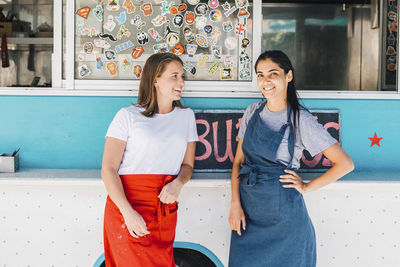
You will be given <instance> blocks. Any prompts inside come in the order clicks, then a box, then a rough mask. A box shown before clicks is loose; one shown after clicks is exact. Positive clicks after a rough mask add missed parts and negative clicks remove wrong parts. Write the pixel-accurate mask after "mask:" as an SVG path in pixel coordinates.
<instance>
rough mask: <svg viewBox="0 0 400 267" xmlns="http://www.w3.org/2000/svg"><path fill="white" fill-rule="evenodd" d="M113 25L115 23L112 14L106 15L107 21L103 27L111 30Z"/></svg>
mask: <svg viewBox="0 0 400 267" xmlns="http://www.w3.org/2000/svg"><path fill="white" fill-rule="evenodd" d="M115 25H117V24H116V23H115V22H114V17H113V15H108V17H107V22H106V23H105V24H104V28H105V29H106V30H107V31H109V32H112V31H113V30H114V28H115Z"/></svg>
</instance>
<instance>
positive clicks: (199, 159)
mask: <svg viewBox="0 0 400 267" xmlns="http://www.w3.org/2000/svg"><path fill="white" fill-rule="evenodd" d="M195 113H196V123H197V133H198V135H199V142H197V145H196V158H195V166H194V168H195V171H196V172H215V171H216V172H230V171H231V168H232V163H233V159H234V155H235V152H236V146H237V134H238V132H239V127H240V123H241V120H242V116H243V113H244V110H199V111H196V112H195ZM311 113H312V114H313V115H314V116H315V117H316V118H317V120H318V121H319V123H321V124H322V125H323V126H324V128H325V129H327V131H328V132H329V133H330V134H331V135H332V136H333V137H334V138H335V139H336V140H337V141H338V142H339V143H340V118H339V111H338V110H329V111H321V110H315V111H311ZM300 165H301V166H300V168H301V169H313V170H315V169H327V168H330V167H331V166H332V163H331V162H330V161H329V160H328V159H327V158H325V156H324V155H323V154H322V153H320V154H318V155H315V156H314V157H311V155H310V153H308V151H304V152H303V156H302V159H301V162H300Z"/></svg>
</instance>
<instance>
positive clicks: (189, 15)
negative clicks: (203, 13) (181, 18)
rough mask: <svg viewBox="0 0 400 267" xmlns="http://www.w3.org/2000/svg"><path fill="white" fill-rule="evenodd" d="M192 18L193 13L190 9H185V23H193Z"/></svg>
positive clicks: (193, 16)
mask: <svg viewBox="0 0 400 267" xmlns="http://www.w3.org/2000/svg"><path fill="white" fill-rule="evenodd" d="M194 18H195V15H194V13H193V12H192V11H186V13H185V20H186V23H187V24H189V25H190V24H193V21H194Z"/></svg>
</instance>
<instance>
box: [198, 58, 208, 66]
mask: <svg viewBox="0 0 400 267" xmlns="http://www.w3.org/2000/svg"><path fill="white" fill-rule="evenodd" d="M207 60H208V56H204V57H203V58H200V59H199V65H200V66H203V65H204V63H205V62H206V61H207Z"/></svg>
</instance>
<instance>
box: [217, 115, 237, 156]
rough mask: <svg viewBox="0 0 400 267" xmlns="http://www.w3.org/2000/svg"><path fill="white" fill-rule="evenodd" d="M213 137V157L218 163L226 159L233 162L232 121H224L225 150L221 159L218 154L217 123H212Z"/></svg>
mask: <svg viewBox="0 0 400 267" xmlns="http://www.w3.org/2000/svg"><path fill="white" fill-rule="evenodd" d="M212 125H213V137H214V156H215V159H216V160H217V161H218V162H224V161H225V160H226V159H227V158H228V157H229V160H230V161H231V162H233V153H232V120H227V121H226V148H225V155H224V156H223V157H221V156H219V154H218V122H217V121H216V122H213V124H212Z"/></svg>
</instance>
